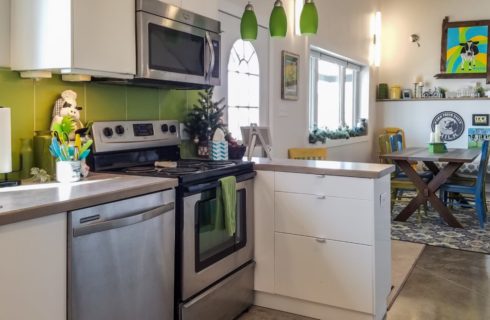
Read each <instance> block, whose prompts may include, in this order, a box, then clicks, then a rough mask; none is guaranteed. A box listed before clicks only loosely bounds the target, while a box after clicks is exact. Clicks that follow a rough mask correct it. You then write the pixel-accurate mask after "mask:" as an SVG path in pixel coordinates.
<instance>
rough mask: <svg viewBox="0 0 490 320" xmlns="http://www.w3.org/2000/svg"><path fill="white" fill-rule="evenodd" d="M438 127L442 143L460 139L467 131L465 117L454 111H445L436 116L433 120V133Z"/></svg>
mask: <svg viewBox="0 0 490 320" xmlns="http://www.w3.org/2000/svg"><path fill="white" fill-rule="evenodd" d="M436 126H439V128H440V129H441V140H442V141H454V140H457V139H459V138H460V137H461V136H462V135H463V133H464V129H465V125H464V120H463V117H461V116H460V115H459V114H457V113H456V112H453V111H444V112H441V113H439V114H438V115H436V116H435V117H434V119H433V120H432V126H431V127H432V131H435V129H436Z"/></svg>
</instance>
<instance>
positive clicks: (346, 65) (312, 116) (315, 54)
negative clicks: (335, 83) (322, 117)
mask: <svg viewBox="0 0 490 320" xmlns="http://www.w3.org/2000/svg"><path fill="white" fill-rule="evenodd" d="M319 60H323V61H328V62H331V63H334V64H337V65H339V66H340V68H341V72H340V78H339V83H340V85H339V90H340V92H339V97H340V98H339V101H340V103H339V109H340V110H339V111H340V112H339V115H340V117H339V119H338V123H339V125H342V126H345V125H348V126H349V127H351V128H352V127H353V126H354V125H355V124H356V123H357V122H358V121H359V119H360V117H361V101H360V96H361V72H362V68H363V66H362V65H360V64H357V63H353V62H351V61H349V60H347V59H342V58H339V57H335V56H333V55H329V54H326V53H323V52H321V51H319V50H316V49H311V51H310V87H309V91H310V97H309V110H310V111H309V126H310V129H313V128H315V127H316V124H317V119H318V91H317V89H318V86H317V83H318V77H319V73H318V61H319ZM346 69H352V70H355V71H357V72H355V73H354V75H355V76H354V79H353V88H354V106H353V112H352V117H353V118H352V119H350V120H351V123H347V122H346V120H348V119H345V77H346ZM322 129H323V128H322ZM328 129H329V130H336V129H337V128H328Z"/></svg>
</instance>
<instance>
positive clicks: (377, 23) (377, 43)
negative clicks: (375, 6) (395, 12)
mask: <svg viewBox="0 0 490 320" xmlns="http://www.w3.org/2000/svg"><path fill="white" fill-rule="evenodd" d="M381 22H382V21H381V12H380V11H377V12H376V14H375V15H374V35H373V45H374V66H375V67H379V66H380V65H381V29H382V25H381Z"/></svg>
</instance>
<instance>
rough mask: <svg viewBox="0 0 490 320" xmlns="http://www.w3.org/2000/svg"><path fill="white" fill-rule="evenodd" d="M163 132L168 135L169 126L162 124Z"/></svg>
mask: <svg viewBox="0 0 490 320" xmlns="http://www.w3.org/2000/svg"><path fill="white" fill-rule="evenodd" d="M162 132H163V133H167V132H168V124H162Z"/></svg>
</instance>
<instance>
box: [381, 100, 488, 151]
mask: <svg viewBox="0 0 490 320" xmlns="http://www.w3.org/2000/svg"><path fill="white" fill-rule="evenodd" d="M489 106H490V105H489V102H488V101H453V102H442V103H441V102H439V101H432V102H431V101H428V102H425V101H416V102H409V103H405V102H382V103H379V104H378V108H379V111H380V117H381V122H382V123H383V124H384V126H385V127H399V128H403V129H404V130H405V136H406V140H407V147H426V146H427V142H428V141H429V134H430V130H431V123H432V119H434V117H435V116H436V115H437V114H438V113H440V112H443V111H454V112H457V113H458V114H459V115H461V116H462V117H463V119H464V121H465V132H464V133H463V135H462V136H461V137H460V138H459V139H458V140H456V141H453V142H449V143H448V147H450V148H467V147H468V128H470V127H472V126H471V115H472V114H476V113H487V114H488V113H489V110H490V109H489Z"/></svg>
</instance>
